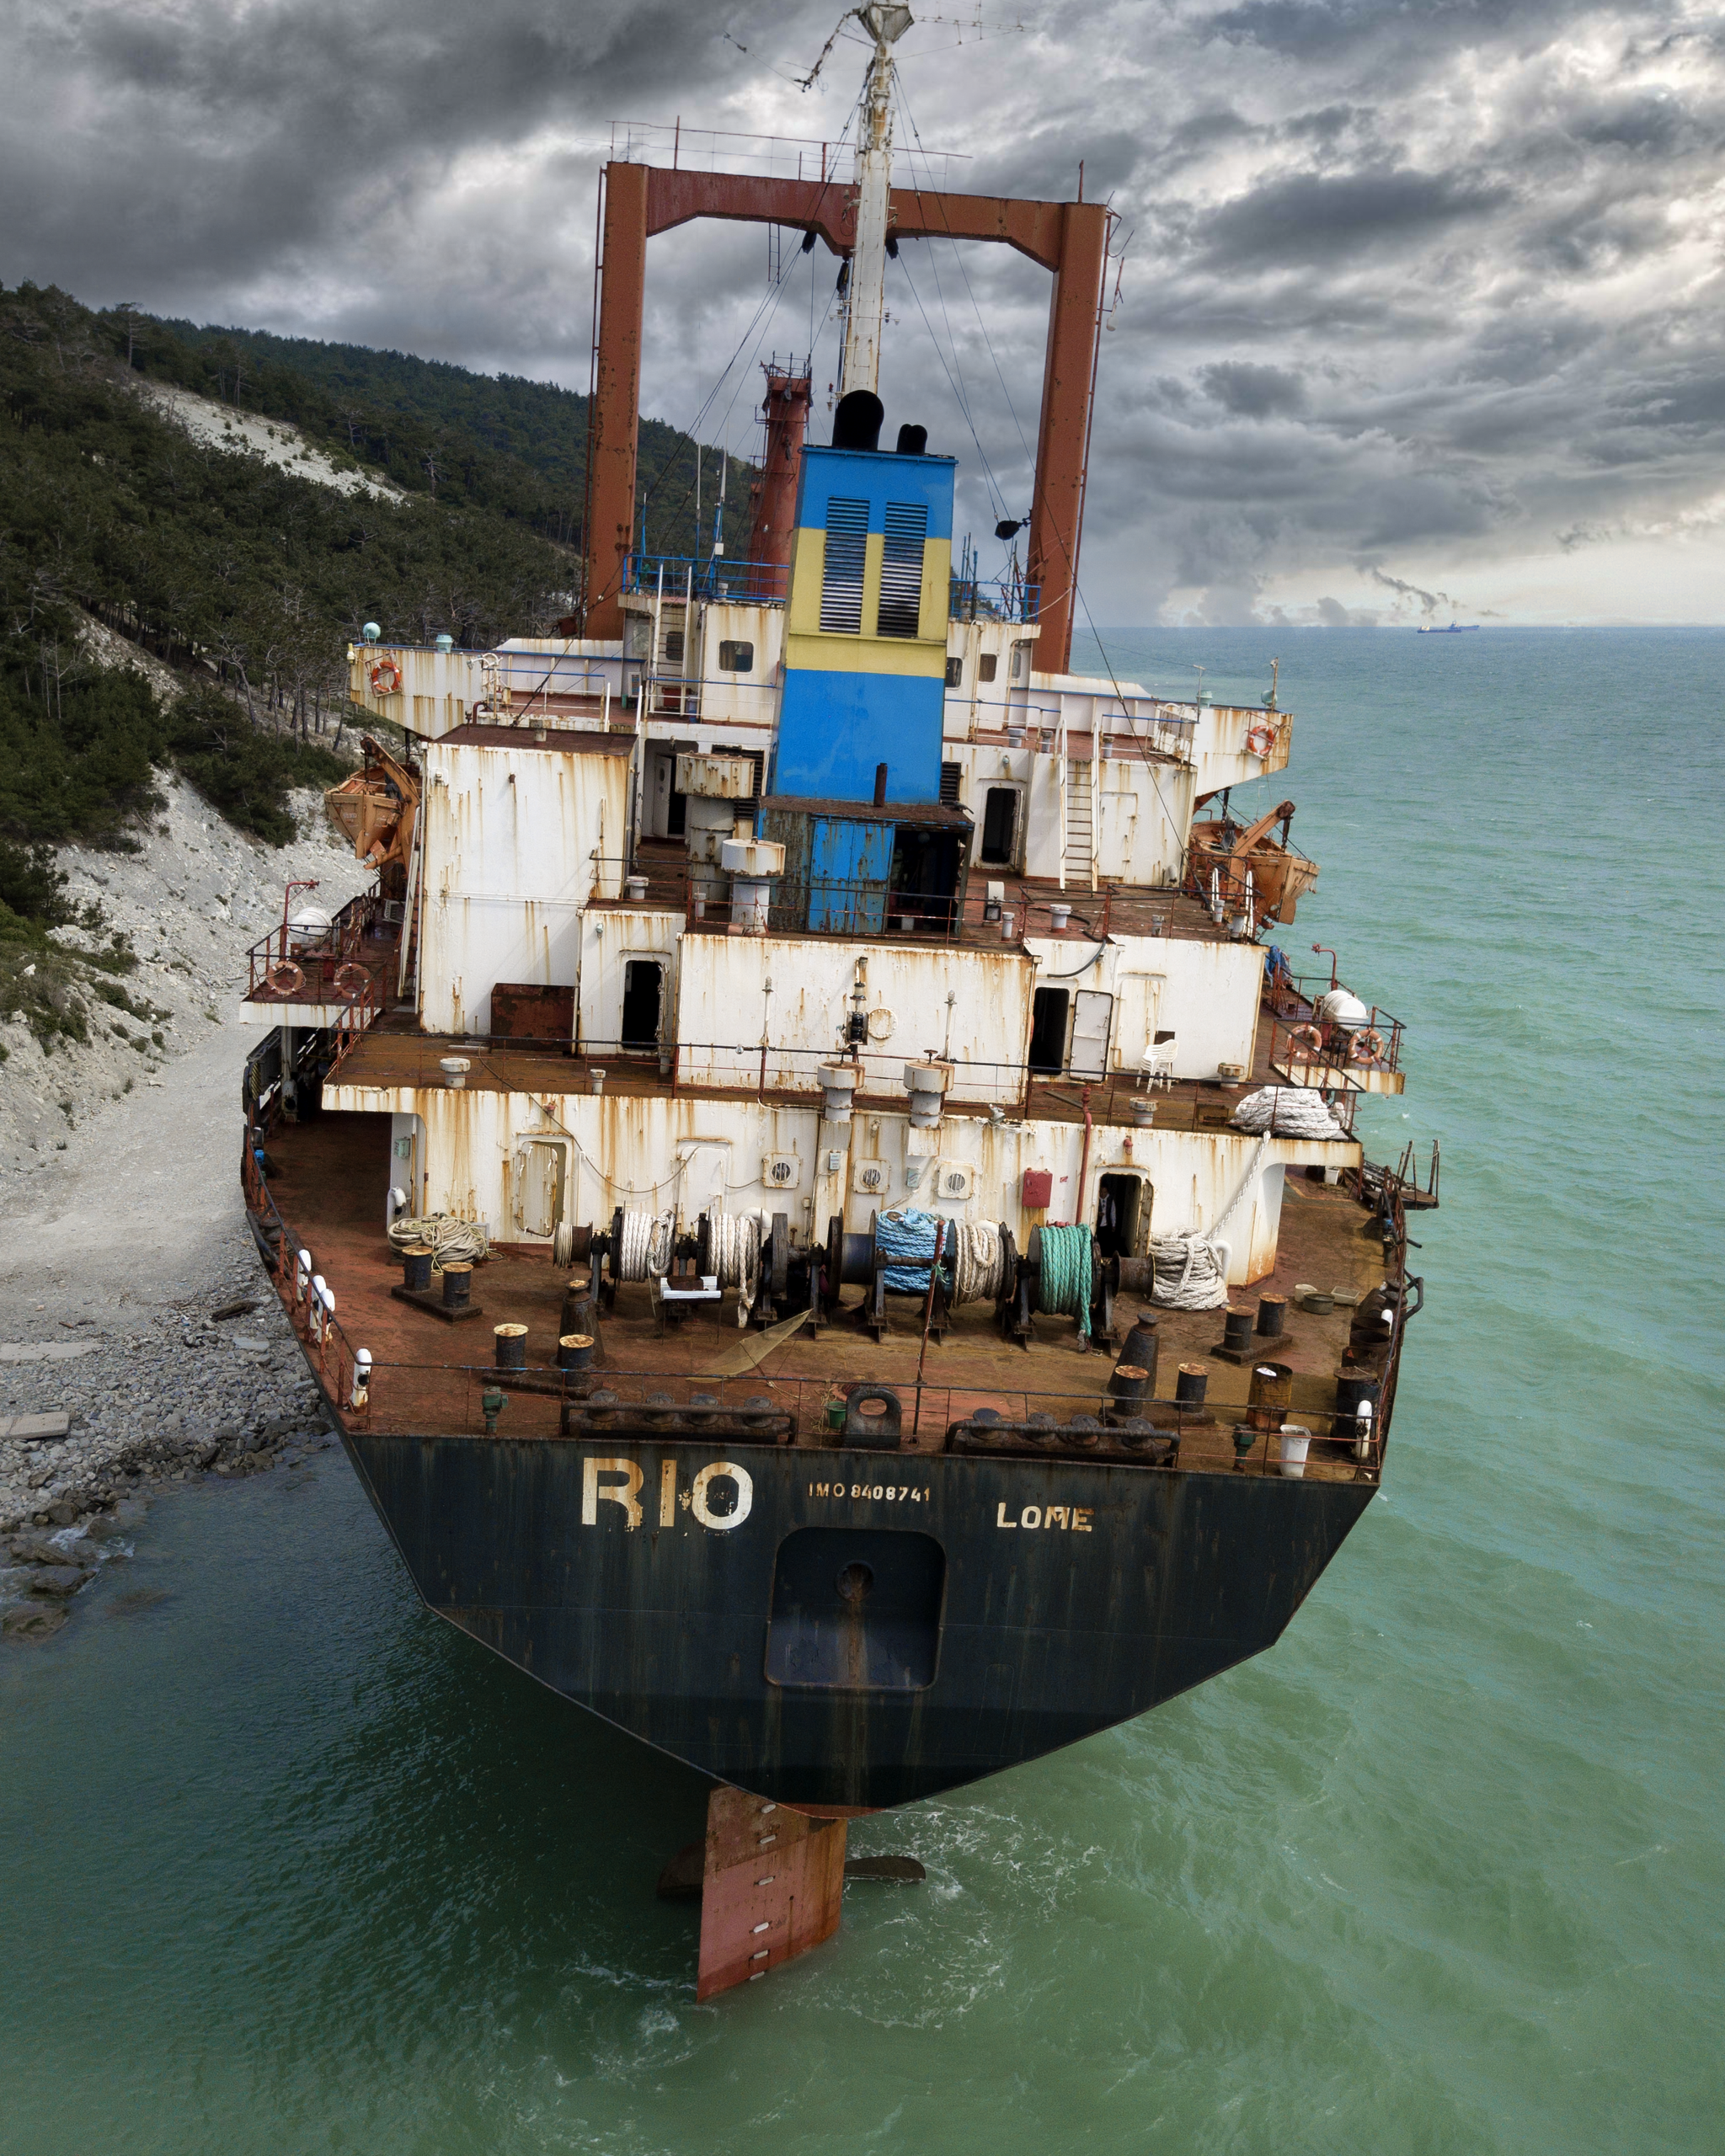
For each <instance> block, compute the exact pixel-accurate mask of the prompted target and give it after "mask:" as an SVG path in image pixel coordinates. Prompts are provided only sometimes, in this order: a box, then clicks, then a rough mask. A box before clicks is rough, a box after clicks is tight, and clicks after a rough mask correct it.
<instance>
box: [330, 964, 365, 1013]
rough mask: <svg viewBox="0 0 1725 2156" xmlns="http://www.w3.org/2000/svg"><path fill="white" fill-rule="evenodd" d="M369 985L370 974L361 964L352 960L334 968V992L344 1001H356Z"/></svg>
mask: <svg viewBox="0 0 1725 2156" xmlns="http://www.w3.org/2000/svg"><path fill="white" fill-rule="evenodd" d="M334 987H335V992H336V994H337V995H339V996H340V997H341V999H342V1001H344V1003H354V1002H357V1001H358V1000H359V999H360V996H362V995H366V993H367V992H368V990H370V988H371V974H368V973H367V972H366V969H365V968H364V967H363V966H361V965H359V964H356V963H353V962H352V961H350V962H349V963H348V964H346V965H344V966H341V967H339V968H338V969H337V970H336V975H335V982H334Z"/></svg>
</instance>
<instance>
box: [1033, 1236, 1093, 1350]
mask: <svg viewBox="0 0 1725 2156" xmlns="http://www.w3.org/2000/svg"><path fill="white" fill-rule="evenodd" d="M1094 1263H1095V1246H1094V1244H1093V1243H1092V1241H1091V1236H1090V1230H1089V1229H1088V1228H1086V1227H1082V1226H1080V1227H1072V1228H1044V1230H1042V1260H1041V1263H1040V1264H1039V1267H1038V1268H1037V1283H1036V1285H1037V1296H1038V1302H1037V1307H1038V1308H1039V1310H1041V1311H1042V1312H1043V1313H1044V1315H1045V1316H1048V1317H1076V1319H1077V1321H1078V1331H1079V1334H1080V1336H1081V1337H1082V1338H1083V1339H1086V1340H1088V1339H1089V1337H1090V1305H1091V1299H1092V1294H1093V1293H1094V1290H1095V1281H1094V1279H1093V1278H1092V1273H1093V1268H1094Z"/></svg>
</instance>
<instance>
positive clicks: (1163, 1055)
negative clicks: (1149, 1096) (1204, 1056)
mask: <svg viewBox="0 0 1725 2156" xmlns="http://www.w3.org/2000/svg"><path fill="white" fill-rule="evenodd" d="M1178 1044H1179V1043H1178V1041H1177V1039H1176V1038H1175V1036H1174V1035H1173V1034H1172V1033H1157V1034H1156V1036H1155V1037H1154V1038H1152V1039H1151V1040H1148V1041H1146V1043H1145V1046H1144V1053H1143V1054H1142V1055H1141V1056H1140V1057H1139V1059H1138V1082H1139V1084H1140V1086H1142V1087H1143V1088H1144V1090H1145V1091H1146V1092H1150V1091H1152V1090H1153V1089H1155V1088H1157V1087H1160V1088H1161V1090H1162V1091H1163V1092H1167V1091H1168V1090H1169V1089H1170V1088H1171V1087H1172V1085H1173V1082H1174V1050H1175V1049H1176V1048H1177V1047H1178Z"/></svg>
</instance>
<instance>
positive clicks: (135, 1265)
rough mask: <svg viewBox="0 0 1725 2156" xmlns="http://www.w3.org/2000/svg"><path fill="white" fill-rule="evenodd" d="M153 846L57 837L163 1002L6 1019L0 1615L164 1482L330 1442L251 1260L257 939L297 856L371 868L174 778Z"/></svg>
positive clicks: (109, 1556)
mask: <svg viewBox="0 0 1725 2156" xmlns="http://www.w3.org/2000/svg"><path fill="white" fill-rule="evenodd" d="M165 790H166V792H167V797H168V798H167V804H166V807H165V808H164V809H163V811H162V812H161V814H158V816H156V817H155V818H154V819H152V824H151V826H150V829H149V830H148V831H147V834H144V835H142V846H141V850H140V851H137V852H136V853H131V854H99V853H88V852H80V851H76V850H68V851H67V852H65V853H64V854H62V856H61V867H63V868H64V869H65V870H66V871H67V876H68V885H69V889H71V891H72V894H73V895H74V896H75V897H76V898H77V899H80V900H88V901H90V902H93V903H94V904H97V905H100V907H101V909H102V912H103V915H104V931H105V930H106V929H108V928H110V927H111V928H113V929H118V930H120V931H122V932H124V933H125V934H126V935H128V936H129V937H131V941H132V943H133V947H135V948H136V951H137V953H138V955H139V965H138V967H137V969H136V973H135V974H133V975H132V976H131V977H130V979H129V981H128V987H129V990H130V991H131V995H132V997H133V999H134V1000H135V1001H142V999H144V998H148V999H150V1001H151V1002H152V1006H153V1007H154V1008H155V1009H156V1010H158V1011H160V1012H161V1013H162V1017H161V1018H160V1020H159V1021H158V1022H157V1023H156V1024H155V1025H153V1026H152V1027H150V1028H148V1030H147V1031H145V1030H142V1029H140V1028H139V1027H136V1025H129V1024H127V1023H126V1022H125V1021H124V1020H120V1021H117V1022H113V1023H111V1024H106V1025H102V1024H99V1025H98V1026H96V1027H93V1028H92V1037H91V1038H90V1039H89V1040H88V1041H87V1042H77V1041H66V1040H56V1042H55V1043H53V1045H52V1046H51V1048H50V1049H43V1047H42V1046H41V1045H40V1043H39V1042H38V1041H37V1040H36V1038H35V1037H34V1036H33V1035H32V1034H31V1033H30V1032H29V1030H28V1028H27V1027H25V1026H24V1025H23V1024H21V1023H15V1024H13V1026H10V1027H7V1028H6V1029H5V1032H6V1035H7V1038H6V1043H5V1045H6V1047H7V1049H8V1055H7V1057H6V1059H5V1060H4V1062H3V1063H0V1162H3V1164H4V1181H3V1182H0V1636H3V1638H4V1639H5V1640H6V1641H8V1642H11V1643H18V1644H24V1643H29V1642H32V1641H42V1640H44V1639H46V1638H50V1637H51V1636H53V1635H54V1634H55V1633H56V1632H57V1631H59V1630H61V1628H62V1627H63V1626H64V1625H66V1624H67V1622H68V1621H70V1620H72V1618H74V1617H75V1615H76V1614H77V1597H78V1594H79V1593H80V1592H81V1590H82V1589H83V1588H84V1587H85V1586H86V1585H87V1584H88V1582H89V1581H90V1580H92V1579H93V1577H95V1574H96V1572H98V1570H99V1568H100V1567H101V1566H104V1565H105V1564H107V1563H109V1562H112V1561H116V1560H122V1559H123V1558H124V1557H125V1556H126V1555H127V1554H128V1553H129V1551H130V1550H131V1547H132V1546H133V1543H134V1540H135V1538H136V1534H137V1532H138V1530H139V1529H140V1528H141V1527H142V1524H143V1520H144V1517H145V1513H146V1512H147V1508H148V1506H149V1504H150V1503H151V1502H152V1500H154V1499H156V1498H158V1497H161V1496H163V1495H164V1494H165V1493H167V1492H170V1491H172V1490H174V1489H175V1488H177V1487H183V1486H185V1485H186V1484H187V1483H188V1482H190V1481H194V1480H196V1479H200V1478H209V1479H211V1481H216V1480H219V1479H221V1478H232V1477H234V1476H247V1475H254V1474H257V1473H259V1471H261V1470H265V1469H268V1468H270V1467H272V1466H276V1465H283V1464H286V1463H291V1461H292V1460H296V1459H297V1458H299V1457H300V1456H302V1454H304V1453H305V1452H306V1451H307V1450H308V1449H312V1448H315V1447H318V1446H322V1445H324V1444H328V1443H330V1442H331V1439H330V1438H329V1436H328V1429H327V1426H326V1423H325V1421H324V1417H323V1408H322V1402H321V1400H320V1397H319V1396H318V1390H317V1388H316V1387H315V1386H314V1385H312V1381H311V1380H310V1378H309V1376H308V1375H307V1372H306V1369H305V1367H304V1364H303V1363H302V1360H301V1358H300V1356H299V1353H298V1350H297V1348H296V1344H295V1342H294V1340H293V1337H292V1333H291V1329H290V1327H289V1326H288V1325H287V1323H286V1319H285V1318H284V1317H283V1315H282V1314H281V1311H280V1306H279V1305H278V1304H277V1302H276V1300H275V1295H274V1294H273V1292H272V1291H271V1289H270V1284H269V1283H268V1281H267V1279H266V1278H265V1277H264V1273H263V1272H262V1270H261V1268H260V1267H259V1263H258V1260H257V1257H256V1252H255V1246H254V1243H253V1241H252V1236H251V1234H250V1231H249V1230H248V1227H247V1225H246V1222H245V1215H244V1210H243V1205H242V1203H241V1199H240V1191H239V1176H238V1148H239V1143H240V1134H241V1120H240V1104H239V1102H240V1073H241V1070H242V1067H243V1064H244V1060H245V1057H246V1054H247V1052H248V1049H250V1047H251V1046H252V1045H253V1044H254V1042H255V1041H256V1040H257V1039H258V1038H260V1034H259V1029H258V1028H256V1027H248V1026H246V1025H245V1024H243V1022H242V1019H241V1014H240V996H241V993H242V991H243V987H244V981H245V952H246V950H247V947H248V946H249V945H250V944H251V943H253V942H255V941H256V940H257V938H258V937H259V936H261V935H263V934H264V932H265V931H267V930H268V928H269V927H270V925H271V924H272V922H273V921H277V920H279V919H280V914H281V905H282V893H283V889H284V887H285V885H286V881H287V880H288V879H289V878H295V879H299V878H316V879H317V882H318V900H319V902H320V903H322V904H323V905H325V906H326V908H328V910H334V908H335V907H336V906H337V905H340V904H341V903H342V902H343V901H344V899H347V898H348V897H349V896H350V895H351V894H353V892H355V890H357V889H360V887H361V886H362V884H363V883H364V881H365V877H364V873H363V871H362V870H361V869H360V866H359V864H358V863H357V862H355V861H354V860H353V859H352V858H351V857H350V855H349V854H348V853H347V851H346V850H345V849H344V848H343V847H341V846H339V845H338V844H337V843H336V842H335V841H334V839H333V838H331V837H329V836H328V835H326V834H325V832H324V830H323V828H322V818H321V810H320V808H319V804H318V801H317V798H316V797H315V796H314V795H302V796H300V797H298V798H296V800H295V803H294V808H295V810H296V819H297V821H298V824H299V827H300V832H301V835H300V837H299V839H298V840H297V841H296V842H295V843H294V844H292V845H291V846H286V847H282V848H280V849H275V848H271V847H267V846H260V845H259V844H257V843H255V842H254V841H250V840H248V839H246V838H244V837H243V836H242V835H239V834H238V833H236V832H234V831H233V830H231V829H230V828H229V827H228V826H227V825H225V824H223V823H222V821H221V819H219V818H217V817H216V816H215V815H214V814H213V813H212V812H211V810H210V809H208V808H207V807H206V806H205V804H204V803H202V802H200V799H199V798H198V797H197V796H196V795H195V793H193V792H190V790H189V789H188V788H186V787H184V786H182V785H179V784H177V783H175V784H171V785H168V787H166V789H165Z"/></svg>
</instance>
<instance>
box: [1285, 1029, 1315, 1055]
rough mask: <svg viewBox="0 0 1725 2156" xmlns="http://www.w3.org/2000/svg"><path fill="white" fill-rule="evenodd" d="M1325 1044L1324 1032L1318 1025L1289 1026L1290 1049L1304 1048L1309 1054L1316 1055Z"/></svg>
mask: <svg viewBox="0 0 1725 2156" xmlns="http://www.w3.org/2000/svg"><path fill="white" fill-rule="evenodd" d="M1323 1044H1324V1037H1323V1034H1322V1032H1321V1031H1320V1030H1319V1028H1318V1027H1316V1026H1293V1027H1290V1028H1289V1032H1288V1045H1289V1047H1290V1049H1305V1050H1306V1054H1308V1055H1316V1054H1317V1052H1318V1050H1319V1049H1321V1048H1322V1046H1323Z"/></svg>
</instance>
